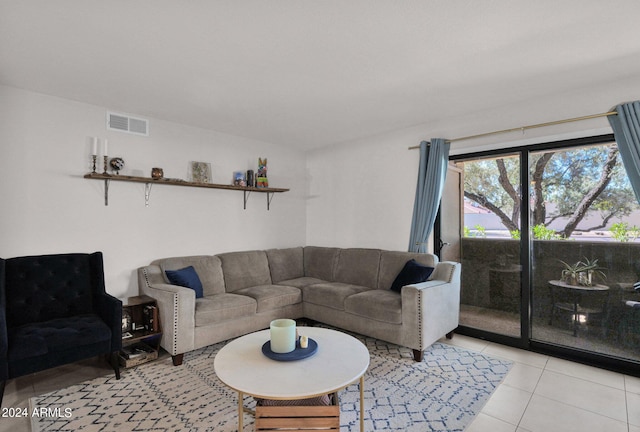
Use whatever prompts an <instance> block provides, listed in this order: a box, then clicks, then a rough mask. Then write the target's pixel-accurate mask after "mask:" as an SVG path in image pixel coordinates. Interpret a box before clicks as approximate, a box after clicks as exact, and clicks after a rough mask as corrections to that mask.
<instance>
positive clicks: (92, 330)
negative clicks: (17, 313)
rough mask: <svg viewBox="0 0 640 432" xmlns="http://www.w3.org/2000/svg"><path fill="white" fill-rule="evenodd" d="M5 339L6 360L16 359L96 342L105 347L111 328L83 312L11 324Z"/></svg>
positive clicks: (78, 347)
mask: <svg viewBox="0 0 640 432" xmlns="http://www.w3.org/2000/svg"><path fill="white" fill-rule="evenodd" d="M8 339H9V347H10V348H9V352H8V353H7V356H8V360H9V361H10V362H15V361H18V360H27V359H30V358H33V357H38V356H42V355H44V354H47V353H55V352H56V351H64V350H78V349H81V348H82V347H84V346H87V345H95V344H99V343H104V344H106V346H107V347H108V346H109V344H110V342H111V330H110V329H109V327H108V326H107V325H106V324H105V323H104V321H102V319H100V317H98V316H97V315H93V314H86V315H78V316H74V317H67V318H57V319H53V320H50V321H45V322H39V323H31V324H25V325H22V326H20V327H14V328H12V329H9V332H8Z"/></svg>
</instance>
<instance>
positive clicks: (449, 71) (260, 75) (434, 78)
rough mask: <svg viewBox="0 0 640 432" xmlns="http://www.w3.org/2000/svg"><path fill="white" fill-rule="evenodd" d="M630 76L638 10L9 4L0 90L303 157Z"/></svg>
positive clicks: (0, 4)
mask: <svg viewBox="0 0 640 432" xmlns="http://www.w3.org/2000/svg"><path fill="white" fill-rule="evenodd" d="M634 76H637V77H638V79H639V80H640V1H638V0H615V1H611V2H609V1H603V0H561V1H560V0H536V1H531V0H458V1H444V0H440V1H435V0H422V1H407V0H405V1H383V0H314V1H310V0H270V1H266V0H228V1H215V0H189V1H186V0H183V1H179V0H56V1H52V0H0V83H2V84H6V85H9V86H15V87H19V88H24V89H29V90H33V91H36V92H42V93H46V94H51V95H55V96H60V97H64V98H69V99H73V100H78V101H83V102H87V103H91V104H96V105H100V106H105V107H107V108H109V109H112V110H119V111H123V112H127V113H130V114H135V115H138V116H147V117H155V118H160V119H165V120H171V121H176V122H180V123H185V124H189V125H194V126H198V127H203V128H208V129H215V130H218V131H221V132H225V133H229V134H234V135H239V136H245V137H250V138H255V139H258V140H262V141H268V142H273V143H279V144H283V145H291V146H297V147H298V148H300V149H303V150H304V149H310V148H315V147H319V146H324V145H332V144H336V143H341V142H346V141H349V140H353V139H357V138H362V137H366V136H371V135H375V134H379V133H383V132H387V131H392V130H396V129H401V128H405V127H409V126H413V125H417V124H423V123H428V122H431V121H436V120H439V119H442V118H448V117H452V116H457V115H468V114H471V113H474V112H478V111H481V110H486V109H492V108H495V107H499V106H505V105H509V104H515V103H520V102H522V101H526V100H528V99H531V98H539V97H541V96H544V95H546V94H548V95H553V94H557V93H559V92H568V91H575V90H576V89H580V88H586V87H589V86H595V85H602V84H603V83H606V82H610V81H616V80H624V79H626V80H628V79H629V78H630V77H634ZM621 102H622V101H621ZM478 132H484V131H478Z"/></svg>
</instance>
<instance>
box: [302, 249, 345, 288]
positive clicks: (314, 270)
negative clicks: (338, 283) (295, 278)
mask: <svg viewBox="0 0 640 432" xmlns="http://www.w3.org/2000/svg"><path fill="white" fill-rule="evenodd" d="M338 252H339V249H338V248H328V247H318V246H307V247H305V248H304V275H305V276H307V277H312V278H316V279H321V280H324V281H329V282H333V271H334V268H335V265H336V262H337V260H338Z"/></svg>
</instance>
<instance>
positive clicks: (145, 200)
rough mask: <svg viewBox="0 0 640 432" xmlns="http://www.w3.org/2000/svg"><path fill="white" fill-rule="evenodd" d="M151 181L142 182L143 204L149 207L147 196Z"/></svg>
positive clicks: (149, 191) (149, 194)
mask: <svg viewBox="0 0 640 432" xmlns="http://www.w3.org/2000/svg"><path fill="white" fill-rule="evenodd" d="M151 186H153V185H152V184H151V183H145V184H144V206H145V207H149V197H150V196H151Z"/></svg>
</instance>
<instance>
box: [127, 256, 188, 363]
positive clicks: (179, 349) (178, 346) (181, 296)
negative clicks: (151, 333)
mask: <svg viewBox="0 0 640 432" xmlns="http://www.w3.org/2000/svg"><path fill="white" fill-rule="evenodd" d="M161 274H162V270H161V269H160V267H159V266H155V265H151V266H147V267H141V268H139V269H138V288H139V290H140V293H141V294H146V295H148V296H149V297H152V298H154V299H155V300H156V301H157V302H158V309H159V312H160V325H161V328H162V339H161V340H160V345H161V346H162V348H164V349H165V350H166V351H167V352H169V354H171V355H172V356H175V355H177V354H182V353H185V352H188V351H192V350H193V349H195V315H196V295H195V291H194V290H192V289H190V288H185V287H181V286H178V285H170V284H167V283H158V282H156V281H157V280H159V279H158V275H161ZM160 280H161V279H160Z"/></svg>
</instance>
